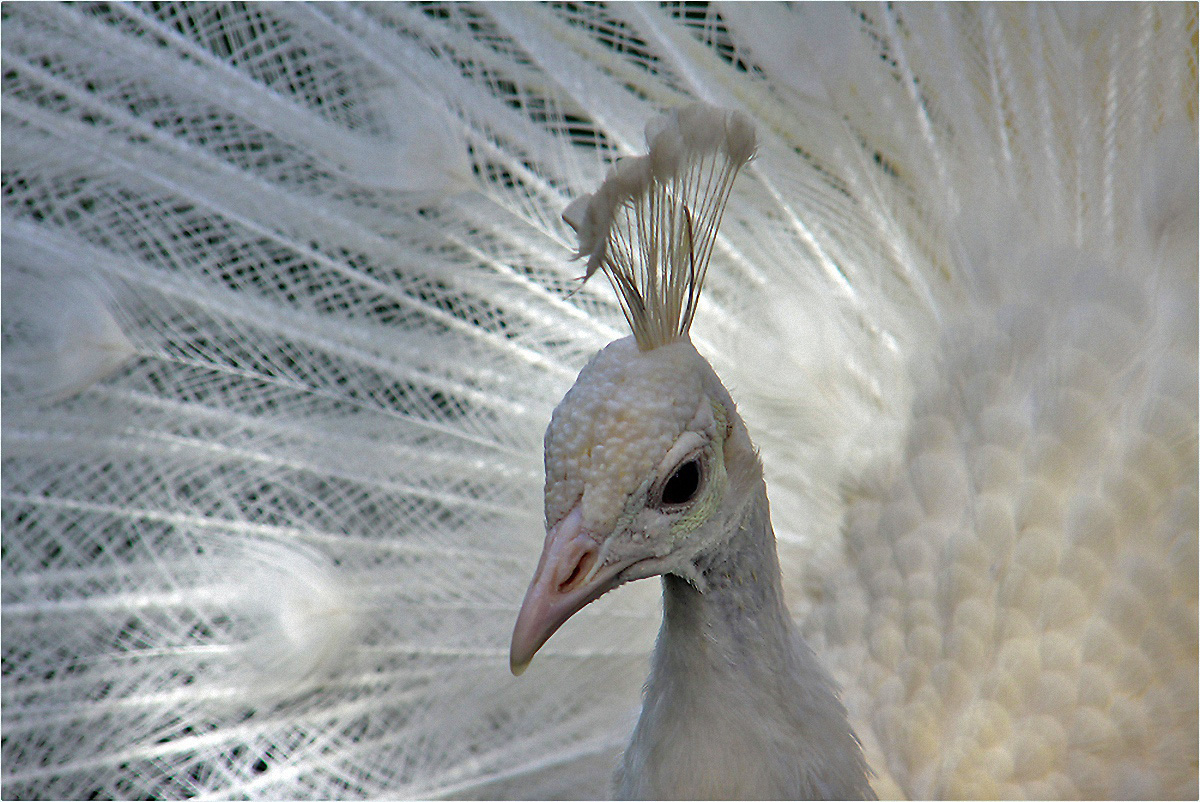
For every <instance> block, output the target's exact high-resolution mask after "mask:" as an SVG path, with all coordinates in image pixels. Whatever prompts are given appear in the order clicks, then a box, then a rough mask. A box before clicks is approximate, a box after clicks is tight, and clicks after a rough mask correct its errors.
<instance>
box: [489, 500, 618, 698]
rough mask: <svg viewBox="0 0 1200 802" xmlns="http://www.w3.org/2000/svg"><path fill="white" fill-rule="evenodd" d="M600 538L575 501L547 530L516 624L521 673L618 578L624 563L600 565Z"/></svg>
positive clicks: (512, 660)
mask: <svg viewBox="0 0 1200 802" xmlns="http://www.w3.org/2000/svg"><path fill="white" fill-rule="evenodd" d="M599 554H600V543H599V542H598V541H597V539H596V537H595V535H593V534H592V533H591V532H589V531H588V530H587V529H585V528H584V527H583V513H582V511H581V508H580V506H579V505H576V506H575V508H574V509H573V510H571V512H570V513H568V514H567V516H566V517H565V518H563V519H562V520H561V521H559V522H558V523H557V524H555V525H554V526H552V527H551V528H550V531H548V532H547V533H546V544H545V546H543V547H542V558H541V560H539V561H538V567H537V571H535V572H534V574H533V581H531V582H530V583H529V590H527V591H526V592H525V601H524V602H522V603H521V612H520V613H518V614H517V624H516V626H515V627H514V628H513V636H512V646H511V648H510V650H509V667H510V668H511V669H512V673H513V674H515V675H517V676H520V675H521V674H522V673H523V672H524V671H525V669H526V668H527V667H528V666H529V663H530V661H531V660H533V656H534V655H535V654H537V650H538V649H540V648H541V647H542V644H543V643H545V642H546V641H547V640H549V639H550V636H551V635H553V634H554V632H555V630H557V629H558V628H559V627H560V626H562V625H563V623H564V622H566V620H567V619H568V618H570V617H571V616H573V615H574V614H575V613H577V612H578V611H579V610H580V609H582V608H583V607H584V606H586V605H587V604H589V603H590V602H593V601H595V600H596V599H598V598H600V597H601V596H602V595H604V593H605V591H607V590H609V589H611V588H612V587H613V586H614V585H615V584H617V575H618V574H619V573H620V572H621V569H622V568H624V567H625V566H624V565H609V566H603V567H602V568H600V569H599V570H597V569H596V560H597V558H598V556H599Z"/></svg>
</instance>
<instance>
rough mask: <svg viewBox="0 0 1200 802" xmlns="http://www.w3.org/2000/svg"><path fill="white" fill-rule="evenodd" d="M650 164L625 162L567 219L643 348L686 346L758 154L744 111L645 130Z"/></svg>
mask: <svg viewBox="0 0 1200 802" xmlns="http://www.w3.org/2000/svg"><path fill="white" fill-rule="evenodd" d="M646 144H647V145H648V146H649V152H648V153H647V154H646V155H645V156H634V157H628V158H623V159H621V160H619V161H618V162H617V163H616V165H614V166H613V168H612V170H610V171H609V174H608V176H607V177H606V178H605V180H604V183H603V184H602V185H601V186H600V188H599V189H598V190H596V192H595V194H592V195H584V196H581V197H579V198H577V199H576V200H575V201H573V202H572V203H571V204H570V205H569V206H568V207H567V208H566V210H565V211H564V212H563V219H564V220H566V221H567V223H569V224H570V225H571V227H572V228H574V229H575V232H576V234H578V235H579V251H578V253H577V254H576V256H577V257H583V256H587V257H588V263H587V272H586V273H585V274H584V280H585V281H586V280H587V279H589V278H591V277H592V274H593V273H595V272H596V269H597V268H601V267H602V268H604V272H605V273H606V274H607V275H608V278H609V281H611V282H612V285H613V288H614V289H615V290H616V292H617V297H618V298H619V300H620V303H621V309H622V311H624V313H625V319H626V320H628V321H629V326H630V328H631V329H632V330H633V336H634V338H635V339H636V340H637V344H638V348H640V349H641V350H643V351H650V350H652V349H654V348H657V347H659V346H660V345H666V344H667V343H671V342H675V341H677V340H681V339H684V338H685V337H686V336H687V333H688V329H689V328H691V325H692V318H693V316H694V315H695V313H696V303H697V301H698V300H699V298H700V289H701V288H702V287H703V286H704V275H705V272H706V270H707V269H708V259H709V256H710V255H711V254H712V246H713V242H714V240H715V239H716V233H717V228H718V227H719V226H720V224H721V215H722V213H723V212H724V211H725V202H726V200H728V198H729V190H730V188H731V187H732V186H733V179H734V178H735V177H736V176H737V173H738V171H739V170H740V169H741V168H742V167H743V166H744V165H745V164H746V163H747V162H748V161H750V159H751V157H752V156H753V155H754V148H755V134H754V126H753V125H752V124H751V123H750V121H749V119H748V118H747V117H746V116H745V115H743V114H741V113H738V112H729V113H727V112H723V111H721V110H720V109H716V108H713V107H712V106H708V105H705V104H703V103H693V104H691V105H688V106H685V107H683V108H681V109H676V110H674V111H672V112H670V113H668V114H665V115H663V116H661V117H658V118H656V119H654V120H652V121H651V122H650V123H649V124H648V125H647V126H646Z"/></svg>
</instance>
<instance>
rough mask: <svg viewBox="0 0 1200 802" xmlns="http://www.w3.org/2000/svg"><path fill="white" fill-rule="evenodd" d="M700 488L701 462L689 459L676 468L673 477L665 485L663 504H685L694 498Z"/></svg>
mask: <svg viewBox="0 0 1200 802" xmlns="http://www.w3.org/2000/svg"><path fill="white" fill-rule="evenodd" d="M699 488H700V463H699V462H697V461H696V460H694V459H693V460H688V461H687V462H685V463H683V464H682V465H680V466H679V467H678V468H676V469H675V473H673V474H671V478H670V479H668V480H667V483H666V484H665V485H663V492H662V503H663V504H684V503H686V502H688V501H691V500H692V496H694V495H696V490H698V489H699Z"/></svg>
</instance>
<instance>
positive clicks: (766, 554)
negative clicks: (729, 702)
mask: <svg viewBox="0 0 1200 802" xmlns="http://www.w3.org/2000/svg"><path fill="white" fill-rule="evenodd" d="M755 496H756V497H755V498H753V500H752V501H751V502H750V503H749V504H747V505H746V506H745V508H744V509H743V510H742V511H741V514H740V515H739V516H738V517H737V519H736V520H735V521H733V522H731V528H733V529H734V534H733V535H732V536H731V537H730V538H729V540H728V541H727V542H726V543H725V544H724V545H723V547H721V548H719V549H717V550H715V551H713V552H710V553H707V554H703V555H701V556H700V557H699V559H698V560H697V561H696V562H695V567H696V569H697V572H698V573H699V575H700V576H701V578H702V580H703V583H702V585H703V591H701V590H699V589H697V587H696V586H694V585H692V584H691V583H690V582H688V581H687V580H685V579H682V578H680V577H678V576H674V575H671V574H667V575H664V576H663V629H662V635H661V636H660V648H659V649H658V653H656V656H655V659H656V662H658V661H660V660H663V661H671V662H680V663H683V664H684V666H686V670H687V671H688V675H689V676H695V675H697V673H698V672H704V673H713V674H717V675H748V674H751V675H767V676H770V675H773V674H777V672H778V671H780V670H781V669H783V668H785V667H786V666H785V664H786V662H787V660H788V659H789V658H790V656H791V654H792V652H793V651H794V649H793V643H794V637H795V636H794V633H793V626H792V621H791V616H790V615H789V614H788V612H787V608H786V607H785V605H784V599H783V586H782V582H781V578H780V573H779V558H778V555H777V553H776V548H775V534H774V531H773V529H772V527H771V518H770V512H769V507H768V504H767V496H766V490H765V488H763V487H762V486H761V483H760V487H759V488H758V492H757V493H756V494H755ZM667 647H669V648H667Z"/></svg>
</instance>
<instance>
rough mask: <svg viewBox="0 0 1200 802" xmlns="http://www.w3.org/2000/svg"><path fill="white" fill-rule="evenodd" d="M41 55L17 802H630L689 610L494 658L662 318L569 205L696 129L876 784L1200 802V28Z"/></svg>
mask: <svg viewBox="0 0 1200 802" xmlns="http://www.w3.org/2000/svg"><path fill="white" fill-rule="evenodd" d="M3 22H4V39H3V66H4V88H3V92H4V105H3V126H4V140H3V149H4V152H3V156H4V165H3V187H4V207H3V213H4V218H3V280H4V293H3V301H4V309H3V332H4V341H3V347H4V352H3V366H4V421H3V427H4V428H3V458H4V471H3V526H4V532H3V570H4V574H3V629H4V638H3V652H4V667H3V672H4V673H3V718H4V721H3V724H4V733H3V792H4V795H5V796H6V797H13V798H17V797H65V798H77V797H83V796H120V797H132V796H184V795H189V796H201V797H204V796H209V797H214V796H215V797H232V796H266V797H310V796H322V797H330V796H391V797H396V796H459V797H463V796H508V795H514V796H532V797H538V796H552V795H564V796H576V795H601V794H605V793H607V787H608V782H609V779H610V777H611V773H612V770H613V768H614V767H615V766H616V765H617V762H618V758H619V755H620V753H621V750H622V749H623V747H624V745H625V743H626V742H627V741H628V738H629V736H630V733H631V732H632V729H633V724H634V721H635V720H636V716H637V710H638V706H639V688H640V687H641V684H642V682H643V680H644V678H645V676H646V671H647V667H648V664H647V661H646V654H647V652H648V650H649V649H650V647H651V645H652V641H653V633H654V630H655V629H656V627H657V624H658V621H659V618H660V611H659V608H658V606H657V604H656V602H655V597H656V596H657V591H656V588H655V587H654V583H636V584H633V585H630V586H629V587H627V588H623V589H621V590H620V591H617V592H614V593H611V594H609V595H607V596H605V597H604V598H603V599H601V600H600V601H598V602H596V603H594V604H592V605H590V606H588V607H587V608H585V609H584V610H582V611H581V612H580V613H579V614H577V615H576V616H575V617H574V618H572V620H571V621H570V622H568V623H567V624H566V625H565V626H564V627H563V628H562V629H561V630H560V631H559V632H558V633H557V634H556V635H555V636H554V638H553V639H551V640H550V641H549V642H548V643H547V644H546V646H545V647H543V649H542V650H541V652H539V657H538V659H537V660H536V661H535V662H534V664H533V665H532V666H531V667H530V669H529V672H528V673H527V674H526V675H525V676H524V677H521V678H520V679H515V678H513V677H511V676H509V674H508V670H507V667H506V664H505V661H506V659H507V652H508V649H507V646H508V640H509V634H510V632H511V628H512V624H513V620H514V617H515V615H516V612H517V608H518V606H519V603H520V599H521V594H522V592H523V590H524V585H525V583H526V582H527V580H528V577H529V571H530V568H531V566H533V565H534V564H536V558H537V553H538V549H539V548H540V545H541V540H542V536H541V532H542V522H541V521H540V510H541V508H542V499H541V490H542V487H541V483H542V466H541V448H540V441H541V436H542V433H543V431H544V429H545V426H546V423H547V421H548V420H549V418H550V412H551V409H552V408H553V406H554V405H555V404H556V403H557V402H558V400H559V399H560V398H561V397H562V395H563V394H564V392H565V391H566V389H567V387H568V386H569V385H570V383H571V381H572V380H573V378H574V376H575V374H576V373H577V372H578V371H579V369H580V367H581V366H582V365H583V364H584V362H585V361H586V360H587V358H588V357H589V356H590V355H591V354H592V353H594V352H595V351H596V350H597V349H598V348H600V347H601V346H603V345H604V344H605V343H606V342H609V341H610V340H612V339H615V338H616V337H618V336H620V335H621V333H622V328H623V323H621V321H620V310H619V307H618V305H617V302H616V300H615V298H614V297H613V295H612V294H611V292H610V290H609V288H607V287H605V286H603V285H602V284H601V283H599V282H595V281H593V282H589V283H587V284H585V285H583V286H582V287H579V285H578V283H577V282H576V281H575V280H574V277H576V276H578V275H579V273H580V272H582V270H583V268H582V266H581V265H579V264H578V263H574V264H573V263H571V262H570V261H569V259H570V256H571V255H572V250H571V246H572V244H573V238H572V237H571V236H570V233H571V232H570V230H569V229H568V227H567V226H566V225H565V224H564V223H563V222H562V221H561V217H560V216H561V214H562V212H563V210H564V209H565V208H566V207H567V205H568V204H569V203H570V201H571V200H573V199H574V198H576V197H578V196H580V195H582V194H583V193H586V192H592V191H594V190H595V188H596V187H597V186H598V185H599V183H600V180H601V178H602V176H603V175H604V173H605V170H606V169H607V168H608V165H609V163H610V162H611V160H612V159H613V158H614V157H616V156H619V155H631V154H634V153H637V152H639V151H640V150H641V147H642V129H643V127H644V125H645V124H646V122H647V121H648V120H650V119H651V118H652V117H654V116H655V114H656V113H658V112H659V111H661V110H663V109H669V108H676V107H680V106H683V105H685V104H686V103H687V102H688V101H689V100H690V99H692V98H699V99H702V100H705V101H707V102H710V103H714V104H717V105H720V106H723V107H728V108H733V109H738V110H740V111H742V112H744V113H745V114H747V115H748V116H749V117H750V118H751V119H753V120H754V122H755V124H756V127H757V129H758V135H759V148H758V158H756V160H755V161H754V162H753V163H752V164H751V165H750V166H749V167H748V168H747V169H746V170H745V171H743V173H742V175H741V176H740V177H739V179H738V182H737V184H736V185H735V186H734V188H733V194H732V197H731V199H730V201H729V205H728V207H727V209H726V214H725V220H724V223H723V224H722V227H721V233H720V236H719V237H718V240H717V242H716V244H715V246H714V250H713V256H712V265H711V269H710V271H709V276H708V288H707V290H706V295H705V298H704V299H703V300H702V301H701V303H700V307H699V310H698V311H697V313H696V324H695V327H694V329H693V340H694V342H695V344H696V347H697V349H698V350H699V351H700V353H702V354H703V355H704V356H705V357H707V358H708V359H709V361H711V362H712V365H713V368H714V369H715V371H716V373H717V374H719V375H720V376H721V377H722V378H723V379H724V381H725V383H726V385H727V386H728V387H729V388H730V392H731V394H732V396H733V397H734V398H735V399H736V400H737V403H738V410H739V412H740V413H741V414H742V416H743V418H744V419H745V422H746V426H747V428H748V430H749V432H750V434H751V436H752V438H753V440H754V442H755V444H756V445H757V446H758V447H759V448H760V449H761V454H762V459H763V463H764V467H765V472H766V486H767V488H768V489H769V493H770V499H771V512H772V518H773V520H774V522H775V530H776V534H777V536H778V539H779V558H780V562H781V564H782V568H783V577H784V592H785V596H786V599H787V602H788V603H789V605H790V606H791V611H792V614H793V617H794V620H795V622H796V624H797V625H798V627H799V629H800V630H801V631H802V632H803V634H804V635H805V637H806V639H807V641H808V642H809V644H810V645H811V646H812V647H813V650H814V652H815V653H816V655H817V658H818V660H819V661H820V662H821V663H822V664H823V665H824V666H825V667H826V668H827V669H828V670H829V672H830V673H831V674H832V675H833V676H834V678H835V679H836V680H837V681H838V683H839V684H840V685H841V687H842V689H843V699H844V701H845V703H846V705H847V707H848V709H849V711H850V715H851V720H852V722H853V724H854V726H855V731H856V732H857V734H858V735H859V736H860V738H861V739H862V741H863V745H864V751H865V753H866V757H867V761H868V763H869V764H870V765H871V767H872V769H873V770H874V771H875V773H876V775H877V776H876V778H875V779H874V781H873V782H874V787H875V790H876V791H877V792H878V793H879V794H880V795H881V796H891V795H907V796H919V797H925V796H984V795H999V796H1018V795H1028V796H1125V797H1129V796H1172V797H1180V796H1193V797H1194V796H1195V795H1196V793H1197V765H1196V754H1197V736H1196V731H1197V581H1196V566H1197V512H1196V506H1197V497H1196V486H1197V440H1196V434H1197V423H1196V419H1197V391H1196V386H1197V356H1196V355H1197V336H1196V333H1197V312H1196V308H1197V307H1196V298H1197V250H1196V241H1197V229H1196V221H1197V183H1196V173H1197V168H1196V156H1197V146H1196V136H1197V134H1196V130H1197V126H1196V70H1197V56H1196V45H1195V37H1196V10H1195V7H1194V6H1187V5H1180V6H1174V5H1142V6H1136V7H1132V8H1129V7H1111V6H1104V7H1101V8H1093V7H1090V6H1088V7H1074V6H1052V7H1042V6H1030V7H1017V8H1010V7H996V6H980V7H972V8H968V9H963V8H958V7H949V6H937V7H929V8H927V7H904V6H901V7H899V8H893V9H888V8H876V7H862V8H859V7H847V6H819V7H811V8H810V7H792V6H774V5H771V6H765V5H758V4H753V5H739V4H729V5H721V6H716V7H707V6H693V5H686V4H685V5H670V6H663V7H658V6H655V7H650V6H641V5H623V4H618V5H614V6H611V7H601V6H590V5H582V6H569V7H565V8H557V7H548V6H524V5H501V6H495V7H493V6H476V5H454V4H448V5H424V6H409V5H390V4H367V5H364V6H340V5H339V6H332V5H319V6H312V7H310V6H297V5H291V4H272V5H261V6H248V7H247V6H240V5H208V4H206V5H200V6H177V5H165V6H142V5H137V6H122V5H102V6H91V5H72V6H65V5H54V6H46V5H41V4H10V5H6V6H5V7H4V9H3ZM573 290H574V292H573V294H572V291H573Z"/></svg>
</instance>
